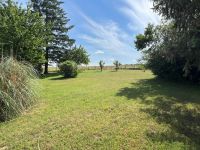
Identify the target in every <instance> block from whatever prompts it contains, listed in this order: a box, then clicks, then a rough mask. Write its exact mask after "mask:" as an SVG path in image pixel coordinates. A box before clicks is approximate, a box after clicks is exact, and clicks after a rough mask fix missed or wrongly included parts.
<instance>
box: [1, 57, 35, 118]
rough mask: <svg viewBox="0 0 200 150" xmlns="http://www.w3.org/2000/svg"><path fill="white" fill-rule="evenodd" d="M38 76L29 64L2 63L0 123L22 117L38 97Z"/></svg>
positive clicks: (10, 60)
mask: <svg viewBox="0 0 200 150" xmlns="http://www.w3.org/2000/svg"><path fill="white" fill-rule="evenodd" d="M36 78H37V74H36V72H35V70H34V69H33V67H32V66H31V65H29V64H25V63H20V62H17V61H16V60H14V59H11V58H10V59H7V60H4V61H3V62H1V63H0V121H6V120H9V119H12V118H13V117H16V116H18V115H20V114H21V113H22V112H24V111H25V110H26V109H28V108H29V107H30V106H32V104H34V102H35V101H36V98H37V96H38V94H37V91H36V89H38V87H37V88H36V87H35V86H36V85H37V84H36V83H37V80H35V79H36Z"/></svg>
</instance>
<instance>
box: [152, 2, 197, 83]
mask: <svg viewBox="0 0 200 150" xmlns="http://www.w3.org/2000/svg"><path fill="white" fill-rule="evenodd" d="M153 2H154V10H155V11H156V12H158V13H159V14H161V15H162V16H163V17H164V18H165V19H166V20H170V21H171V22H172V23H173V24H174V31H175V32H174V35H173V36H171V37H177V39H175V38H174V39H175V41H176V42H174V44H175V46H173V49H174V50H173V51H174V52H172V53H171V54H172V55H171V56H170V57H171V58H177V57H178V58H183V59H184V67H183V70H184V73H185V76H187V77H188V78H191V79H192V80H196V79H198V78H200V52H199V49H200V38H199V37H200V21H199V20H200V1H199V0H181V1H180V0H170V1H169V0H153ZM177 35H178V36H177Z"/></svg>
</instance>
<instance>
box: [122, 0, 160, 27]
mask: <svg viewBox="0 0 200 150" xmlns="http://www.w3.org/2000/svg"><path fill="white" fill-rule="evenodd" d="M121 1H122V3H123V5H122V7H121V8H120V11H121V12H122V13H123V14H124V15H125V16H126V17H127V18H128V19H129V20H130V23H129V24H128V28H129V29H131V30H134V31H138V30H139V31H143V30H144V28H145V27H146V26H147V24H148V23H153V24H159V23H160V22H161V17H160V16H159V15H157V14H156V13H155V12H154V11H153V9H152V8H153V3H152V1H150V0H121Z"/></svg>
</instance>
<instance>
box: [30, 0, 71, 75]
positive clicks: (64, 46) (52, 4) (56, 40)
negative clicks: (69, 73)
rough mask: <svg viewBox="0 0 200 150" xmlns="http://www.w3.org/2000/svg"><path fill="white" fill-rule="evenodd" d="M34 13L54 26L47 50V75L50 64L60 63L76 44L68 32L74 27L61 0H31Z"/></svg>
mask: <svg viewBox="0 0 200 150" xmlns="http://www.w3.org/2000/svg"><path fill="white" fill-rule="evenodd" d="M31 1H32V4H33V8H34V11H36V12H39V13H40V15H42V16H44V18H45V23H46V24H49V23H50V24H52V28H51V36H52V37H53V38H52V39H51V40H47V41H46V43H47V46H46V50H45V59H46V63H45V74H47V73H48V62H49V61H54V62H60V60H61V59H62V56H63V55H64V53H65V52H66V51H68V50H69V49H70V48H71V47H72V45H73V44H74V40H73V39H70V38H69V36H68V31H69V30H70V29H71V28H73V26H70V25H68V22H69V21H70V20H69V19H68V18H67V16H66V13H65V12H64V10H63V8H62V3H63V2H61V1H59V0H31Z"/></svg>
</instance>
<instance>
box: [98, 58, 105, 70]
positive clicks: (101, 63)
mask: <svg viewBox="0 0 200 150" xmlns="http://www.w3.org/2000/svg"><path fill="white" fill-rule="evenodd" d="M104 65H105V62H104V61H103V60H101V61H100V62H99V66H100V69H101V71H103V68H104Z"/></svg>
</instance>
